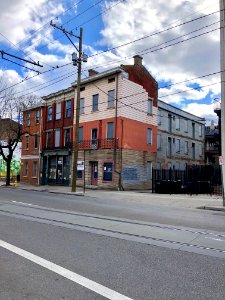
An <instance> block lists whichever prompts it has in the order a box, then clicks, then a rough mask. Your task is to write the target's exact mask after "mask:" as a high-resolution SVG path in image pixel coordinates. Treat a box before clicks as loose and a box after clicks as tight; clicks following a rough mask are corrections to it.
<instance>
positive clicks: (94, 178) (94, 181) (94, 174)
mask: <svg viewBox="0 0 225 300" xmlns="http://www.w3.org/2000/svg"><path fill="white" fill-rule="evenodd" d="M91 185H95V186H97V185H98V162H97V161H93V162H91Z"/></svg>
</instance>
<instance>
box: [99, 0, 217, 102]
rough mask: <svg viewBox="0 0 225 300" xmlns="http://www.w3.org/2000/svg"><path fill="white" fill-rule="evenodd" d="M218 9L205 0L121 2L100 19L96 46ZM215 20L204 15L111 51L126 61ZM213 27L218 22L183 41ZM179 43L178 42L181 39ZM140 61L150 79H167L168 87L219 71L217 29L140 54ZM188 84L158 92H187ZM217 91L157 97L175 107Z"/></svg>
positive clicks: (202, 82)
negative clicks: (142, 54)
mask: <svg viewBox="0 0 225 300" xmlns="http://www.w3.org/2000/svg"><path fill="white" fill-rule="evenodd" d="M218 10H219V3H212V1H208V0H203V1H198V0H190V1H184V0H183V1H177V0H171V1H164V0H158V1H142V0H127V1H124V2H123V3H121V4H119V5H118V6H117V7H115V8H113V9H112V10H111V11H110V12H109V13H108V14H107V15H105V16H104V17H103V21H104V25H105V28H104V29H103V30H102V32H101V33H102V36H103V39H102V42H103V43H105V44H106V45H107V46H108V47H115V46H117V45H120V44H123V43H126V42H128V41H131V40H135V39H137V38H140V37H142V36H146V35H149V34H151V33H154V32H158V31H161V30H164V29H166V28H168V27H171V26H174V25H177V24H180V23H183V22H187V21H189V20H192V19H195V18H198V17H202V16H203V15H204V14H208V13H212V12H216V11H218ZM218 20H219V14H218V13H217V14H216V13H215V14H213V15H211V16H209V17H205V18H201V19H199V20H198V21H195V22H190V23H189V24H186V25H184V26H180V27H177V28H175V29H173V30H169V31H166V32H164V33H161V34H157V35H154V36H151V37H149V38H146V39H143V40H141V41H138V42H136V43H131V44H130V45H127V46H124V47H121V48H118V49H116V50H115V52H116V54H117V55H118V56H120V57H127V56H132V55H133V54H135V53H138V52H139V53H140V51H142V50H144V49H148V48H149V51H151V50H153V49H156V48H158V47H156V46H157V45H159V44H162V43H163V42H166V41H169V40H171V39H174V38H176V37H179V36H181V35H184V34H187V33H189V32H191V31H193V30H196V29H198V28H201V27H203V26H205V25H210V24H212V23H214V22H217V21H218ZM218 27H219V23H217V24H215V25H213V26H210V27H208V28H206V29H204V30H200V31H198V32H196V33H195V34H191V35H188V36H185V37H184V39H186V38H189V37H192V36H193V35H198V34H200V33H203V32H206V31H209V30H211V29H215V28H218ZM179 40H182V38H181V39H179ZM174 42H176V41H174ZM165 45H168V44H165ZM153 47H156V48H153ZM146 52H147V51H146ZM143 63H144V64H145V66H146V67H147V68H148V70H150V72H151V74H152V75H153V76H154V77H155V78H156V80H158V81H160V80H163V81H169V82H171V83H177V82H180V81H184V80H188V79H190V78H195V77H198V76H202V75H205V74H209V73H212V72H216V71H219V69H220V66H219V30H217V31H214V32H212V33H209V34H205V35H203V36H201V37H198V38H195V39H192V40H189V41H187V42H183V43H180V44H179V45H174V46H172V47H168V48H166V49H163V50H159V51H157V52H153V53H148V54H146V55H144V59H143ZM218 81H220V78H219V77H218V75H217V76H211V77H206V78H204V79H198V80H195V81H194V82H192V83H198V84H199V85H201V86H202V85H208V84H211V83H215V82H218ZM189 85H190V82H187V83H183V84H179V85H175V86H172V87H170V88H169V89H168V90H167V89H162V90H160V91H159V94H160V95H161V96H164V95H166V94H171V93H175V92H179V91H182V90H188V89H190V87H189ZM219 90H220V86H219V85H212V86H210V87H208V88H203V89H202V90H200V91H197V90H193V91H188V92H186V93H180V94H176V95H174V96H171V97H168V98H163V100H166V99H167V100H166V101H168V102H170V103H176V104H179V103H182V102H183V101H187V100H188V99H190V100H197V101H199V100H201V99H203V98H204V97H205V96H206V95H207V94H208V93H212V95H211V97H214V96H217V95H218V93H219Z"/></svg>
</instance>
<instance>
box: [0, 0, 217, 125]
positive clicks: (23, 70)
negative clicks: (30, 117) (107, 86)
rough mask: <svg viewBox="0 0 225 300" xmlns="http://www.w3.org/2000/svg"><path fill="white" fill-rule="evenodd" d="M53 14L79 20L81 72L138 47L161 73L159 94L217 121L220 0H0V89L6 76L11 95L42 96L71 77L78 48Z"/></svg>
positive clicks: (128, 56)
mask: <svg viewBox="0 0 225 300" xmlns="http://www.w3.org/2000/svg"><path fill="white" fill-rule="evenodd" d="M51 20H52V21H53V23H55V24H57V26H63V27H64V28H65V29H67V30H68V31H71V30H72V31H73V33H74V34H75V35H79V33H80V27H82V28H83V51H84V53H85V54H87V55H88V56H89V58H88V62H87V63H83V66H82V69H83V70H82V77H86V76H87V70H88V69H90V68H93V69H96V70H97V71H99V72H101V71H104V70H107V69H110V68H113V67H116V66H119V65H120V64H132V63H133V59H132V57H133V56H134V55H135V54H139V55H141V56H143V64H144V65H145V67H146V68H147V69H148V71H149V72H150V73H151V74H152V76H153V77H154V78H155V79H156V80H157V81H158V85H159V99H161V100H163V101H165V102H167V103H170V104H172V105H174V106H176V107H179V108H181V109H183V110H185V111H188V112H190V113H192V114H195V115H197V116H200V117H203V118H205V119H206V124H210V123H211V121H212V120H213V121H214V122H215V123H217V116H216V115H215V113H214V108H215V106H218V105H219V102H220V89H221V86H220V72H219V71H220V45H219V43H220V41H219V26H220V24H219V0H218V1H217V0H216V1H215V0H201V1H199V0H189V1H185V0H167V1H165V0H157V1H150V0H32V1H29V0H10V1H0V24H1V25H0V50H3V51H5V52H6V53H7V54H4V55H3V58H1V56H0V90H1V89H2V86H3V85H5V84H7V85H8V86H13V87H14V89H15V91H14V94H15V96H22V95H30V94H36V95H38V96H40V97H41V96H44V95H48V94H49V93H52V92H56V91H58V90H60V89H64V88H67V87H69V86H70V85H71V83H72V82H74V81H75V80H76V76H77V75H76V72H77V70H76V67H74V66H73V65H72V62H71V54H72V53H73V52H74V51H76V49H75V48H74V46H73V45H72V44H71V42H70V41H69V40H68V39H67V37H66V36H65V35H64V34H63V33H62V31H60V30H58V29H54V28H53V27H52V26H51V25H50V21H51ZM72 40H73V42H74V44H75V45H77V44H78V39H76V38H75V37H72ZM8 54H11V55H14V56H17V57H20V58H23V59H26V60H28V61H29V62H24V61H21V60H18V59H16V58H13V57H11V56H9V55H8ZM5 58H6V59H9V60H12V61H13V62H10V61H7V60H6V59H5ZM15 62H16V63H17V64H18V63H19V64H21V65H22V66H19V65H17V64H15ZM30 62H36V63H37V62H39V64H40V65H41V66H43V67H39V66H35V65H34V64H32V63H30ZM3 83H4V84H3Z"/></svg>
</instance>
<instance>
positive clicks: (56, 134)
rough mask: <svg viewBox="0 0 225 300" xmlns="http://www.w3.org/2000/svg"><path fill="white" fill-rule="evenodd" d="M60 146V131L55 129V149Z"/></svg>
mask: <svg viewBox="0 0 225 300" xmlns="http://www.w3.org/2000/svg"><path fill="white" fill-rule="evenodd" d="M59 145H60V129H59V128H57V129H55V147H59Z"/></svg>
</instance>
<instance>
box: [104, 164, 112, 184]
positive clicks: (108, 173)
mask: <svg viewBox="0 0 225 300" xmlns="http://www.w3.org/2000/svg"><path fill="white" fill-rule="evenodd" d="M112 171H113V164H112V163H110V162H108V163H104V164H103V180H104V181H112Z"/></svg>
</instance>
